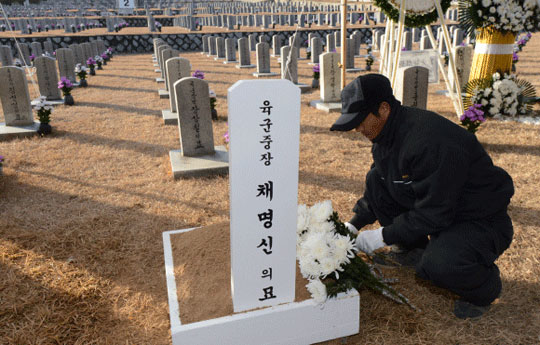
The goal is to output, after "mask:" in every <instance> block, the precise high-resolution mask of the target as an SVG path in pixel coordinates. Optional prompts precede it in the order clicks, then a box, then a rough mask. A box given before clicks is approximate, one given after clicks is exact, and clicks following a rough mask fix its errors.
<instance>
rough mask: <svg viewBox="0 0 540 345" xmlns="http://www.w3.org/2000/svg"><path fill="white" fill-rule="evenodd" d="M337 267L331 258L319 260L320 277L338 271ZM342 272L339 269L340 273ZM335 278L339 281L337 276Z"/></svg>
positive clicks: (334, 260) (337, 264) (335, 261)
mask: <svg viewBox="0 0 540 345" xmlns="http://www.w3.org/2000/svg"><path fill="white" fill-rule="evenodd" d="M339 265H340V263H339V262H338V261H337V260H336V259H334V258H333V257H325V258H324V259H322V260H321V273H322V277H323V278H324V277H326V276H327V275H329V274H332V273H333V272H336V271H337V270H338V269H340V267H339ZM342 270H343V269H341V271H342ZM336 275H338V273H337V272H336ZM337 278H338V279H339V275H338V276H337Z"/></svg>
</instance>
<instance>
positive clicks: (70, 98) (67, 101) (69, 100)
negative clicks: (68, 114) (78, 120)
mask: <svg viewBox="0 0 540 345" xmlns="http://www.w3.org/2000/svg"><path fill="white" fill-rule="evenodd" d="M64 104H65V105H75V100H74V99H73V96H72V95H65V96H64Z"/></svg>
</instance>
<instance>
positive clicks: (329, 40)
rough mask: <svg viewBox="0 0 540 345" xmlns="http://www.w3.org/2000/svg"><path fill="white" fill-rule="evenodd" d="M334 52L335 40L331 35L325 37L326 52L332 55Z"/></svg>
mask: <svg viewBox="0 0 540 345" xmlns="http://www.w3.org/2000/svg"><path fill="white" fill-rule="evenodd" d="M335 50H336V39H335V37H334V35H333V34H328V35H326V52H327V53H332V52H334V51H335Z"/></svg>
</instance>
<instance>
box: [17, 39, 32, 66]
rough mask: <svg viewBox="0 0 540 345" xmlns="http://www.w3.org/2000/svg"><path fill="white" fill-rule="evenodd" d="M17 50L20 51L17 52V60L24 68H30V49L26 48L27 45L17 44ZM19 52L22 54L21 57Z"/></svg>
mask: <svg viewBox="0 0 540 345" xmlns="http://www.w3.org/2000/svg"><path fill="white" fill-rule="evenodd" d="M19 49H20V51H18V52H17V55H18V56H19V59H20V60H21V62H22V63H23V64H25V65H26V66H30V65H31V61H30V48H29V47H28V44H27V43H19ZM21 52H22V56H21Z"/></svg>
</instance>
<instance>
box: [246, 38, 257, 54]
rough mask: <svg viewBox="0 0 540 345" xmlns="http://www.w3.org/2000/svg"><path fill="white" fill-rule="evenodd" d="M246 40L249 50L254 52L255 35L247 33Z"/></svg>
mask: <svg viewBox="0 0 540 345" xmlns="http://www.w3.org/2000/svg"><path fill="white" fill-rule="evenodd" d="M248 41H249V50H250V51H252V52H254V51H255V50H256V44H257V35H255V34H249V35H248Z"/></svg>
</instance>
